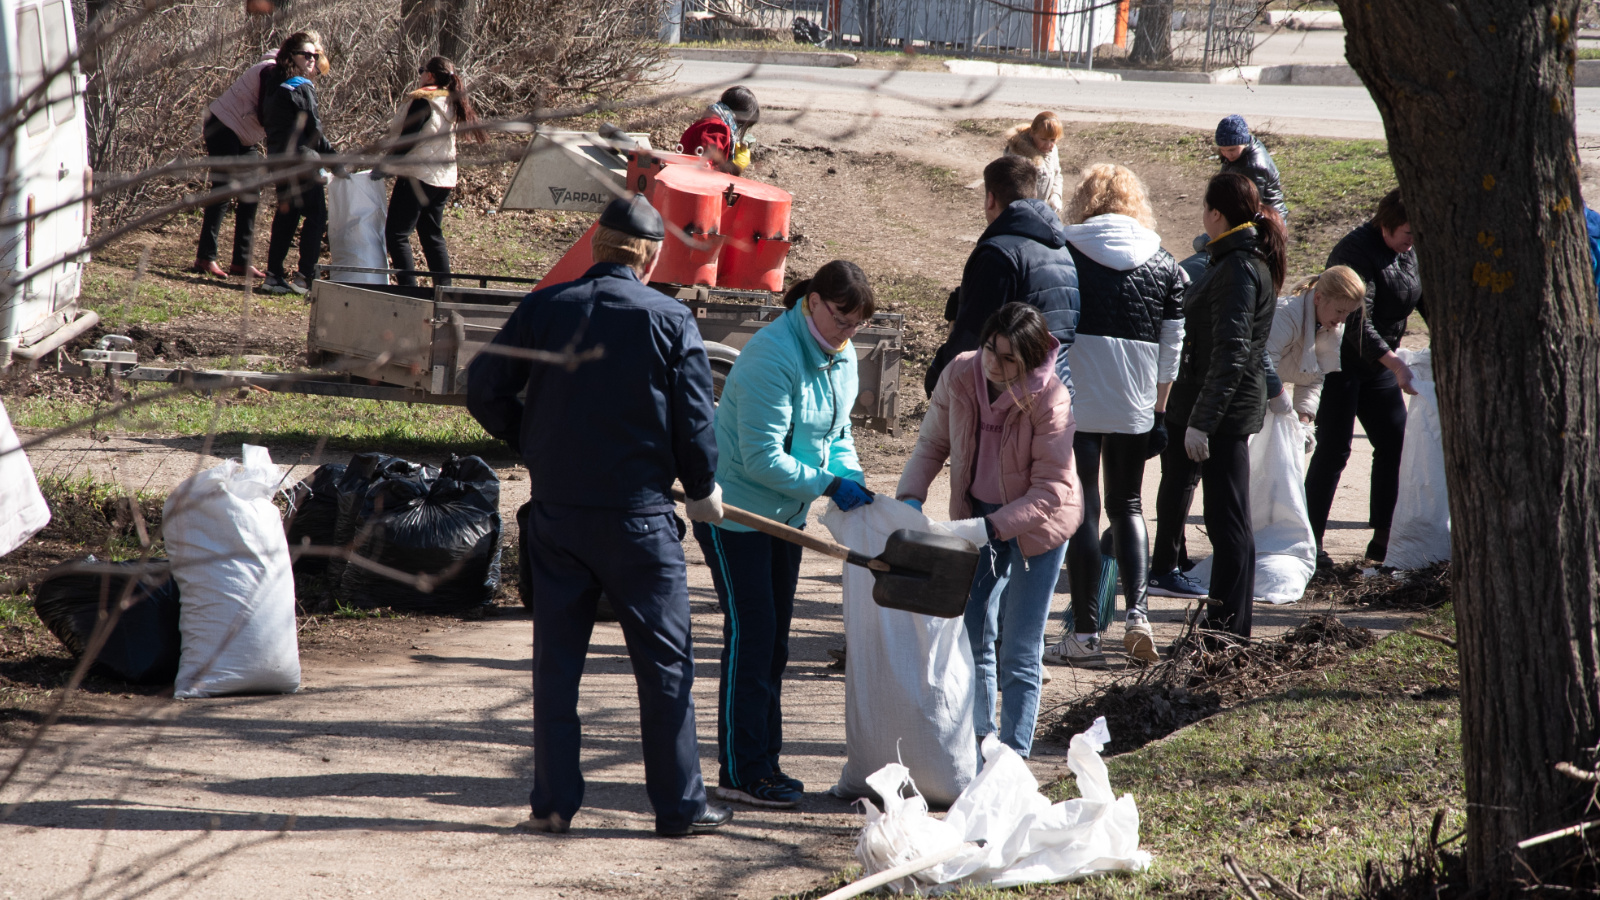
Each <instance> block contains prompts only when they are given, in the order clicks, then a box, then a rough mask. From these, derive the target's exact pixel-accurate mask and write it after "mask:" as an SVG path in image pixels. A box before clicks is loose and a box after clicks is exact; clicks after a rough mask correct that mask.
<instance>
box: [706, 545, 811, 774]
mask: <svg viewBox="0 0 1600 900" xmlns="http://www.w3.org/2000/svg"><path fill="white" fill-rule="evenodd" d="M694 536H695V540H697V541H699V542H700V548H701V549H702V550H704V551H705V554H706V564H707V565H708V566H710V567H711V579H712V582H713V583H714V584H715V585H716V588H717V602H718V604H719V605H721V607H722V684H721V685H720V686H719V687H718V689H717V783H718V784H720V785H723V786H724V787H744V786H746V785H749V784H753V783H755V782H757V781H760V780H761V779H763V778H767V777H769V776H771V775H774V774H777V773H778V772H780V771H782V769H781V767H780V765H779V763H778V754H779V752H781V751H782V750H783V703H782V695H783V670H784V668H785V667H787V666H788V665H789V622H790V620H791V619H793V618H794V590H795V585H796V584H797V583H798V582H799V580H800V548H799V547H797V546H795V545H794V544H791V543H788V542H787V541H781V540H779V539H777V538H775V537H771V536H769V535H765V534H761V533H760V532H756V531H729V530H728V529H726V528H718V527H716V526H714V525H707V524H705V523H703V522H696V523H695V525H694Z"/></svg>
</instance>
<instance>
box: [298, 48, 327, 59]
mask: <svg viewBox="0 0 1600 900" xmlns="http://www.w3.org/2000/svg"><path fill="white" fill-rule="evenodd" d="M294 55H295V56H304V57H305V58H306V59H316V58H317V57H319V56H321V55H322V54H320V53H318V52H317V51H315V50H296V51H294Z"/></svg>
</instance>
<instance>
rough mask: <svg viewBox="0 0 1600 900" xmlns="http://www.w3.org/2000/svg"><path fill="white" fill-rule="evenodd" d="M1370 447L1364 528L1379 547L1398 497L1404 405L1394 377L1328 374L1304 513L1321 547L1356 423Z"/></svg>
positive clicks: (1385, 537) (1385, 541) (1384, 543)
mask: <svg viewBox="0 0 1600 900" xmlns="http://www.w3.org/2000/svg"><path fill="white" fill-rule="evenodd" d="M1357 419H1360V420H1361V426H1362V428H1364V429H1365V430H1366V432H1367V440H1369V441H1371V442H1372V491H1371V494H1370V495H1369V496H1370V504H1371V505H1370V506H1369V507H1368V511H1367V524H1368V525H1370V526H1371V527H1372V529H1373V530H1374V531H1375V532H1376V533H1377V535H1376V536H1377V537H1378V538H1380V539H1381V540H1379V541H1377V543H1379V544H1381V545H1382V546H1380V547H1377V548H1374V549H1377V550H1381V549H1386V548H1387V545H1388V543H1389V538H1388V535H1389V525H1390V523H1392V522H1393V521H1394V503H1395V498H1396V497H1398V496H1399V494H1400V449H1401V446H1402V445H1403V444H1404V442H1405V436H1406V402H1405V398H1404V397H1402V396H1401V394H1400V387H1399V384H1398V383H1397V382H1396V381H1395V378H1394V373H1393V372H1391V371H1389V370H1388V369H1379V372H1378V374H1367V375H1362V374H1361V373H1360V372H1332V373H1330V374H1329V375H1328V377H1327V378H1326V379H1324V380H1323V383H1322V406H1321V407H1320V408H1319V409H1318V411H1317V449H1316V452H1315V453H1313V454H1311V464H1310V465H1309V466H1307V467H1306V507H1307V511H1308V512H1309V513H1310V515H1311V531H1312V533H1313V534H1315V535H1316V536H1317V546H1318V547H1321V546H1322V535H1323V532H1324V531H1326V530H1327V528H1328V511H1329V510H1330V509H1332V508H1333V495H1334V494H1335V493H1337V492H1338V490H1339V476H1340V475H1342V474H1343V473H1344V466H1345V463H1347V462H1349V461H1350V445H1351V444H1352V443H1353V442H1354V440H1355V424H1356V420H1357Z"/></svg>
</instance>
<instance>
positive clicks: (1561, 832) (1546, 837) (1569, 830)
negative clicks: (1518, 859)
mask: <svg viewBox="0 0 1600 900" xmlns="http://www.w3.org/2000/svg"><path fill="white" fill-rule="evenodd" d="M1596 825H1600V819H1596V820H1595V821H1593V822H1579V823H1578V824H1576V825H1569V826H1567V827H1566V828H1559V829H1556V830H1555V831H1551V832H1547V833H1545V834H1541V835H1538V836H1536V837H1531V838H1528V839H1527V840H1525V841H1517V849H1519V850H1526V849H1528V848H1529V847H1532V846H1534V845H1535V844H1543V843H1545V842H1546V841H1553V840H1555V839H1556V838H1564V837H1570V836H1571V835H1574V834H1583V833H1584V832H1585V831H1588V830H1589V829H1591V828H1593V827H1595V826H1596Z"/></svg>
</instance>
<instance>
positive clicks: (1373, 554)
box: [1367, 528, 1389, 563]
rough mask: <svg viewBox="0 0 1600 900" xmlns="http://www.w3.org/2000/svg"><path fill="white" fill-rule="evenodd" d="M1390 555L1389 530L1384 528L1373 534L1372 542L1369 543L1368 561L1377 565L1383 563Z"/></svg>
mask: <svg viewBox="0 0 1600 900" xmlns="http://www.w3.org/2000/svg"><path fill="white" fill-rule="evenodd" d="M1388 555H1389V529H1387V528H1383V529H1379V530H1377V531H1374V532H1373V533H1372V540H1371V541H1369V542H1368V543H1367V559H1370V560H1372V561H1373V562H1375V563H1382V562H1383V560H1384V557H1386V556H1388Z"/></svg>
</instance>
